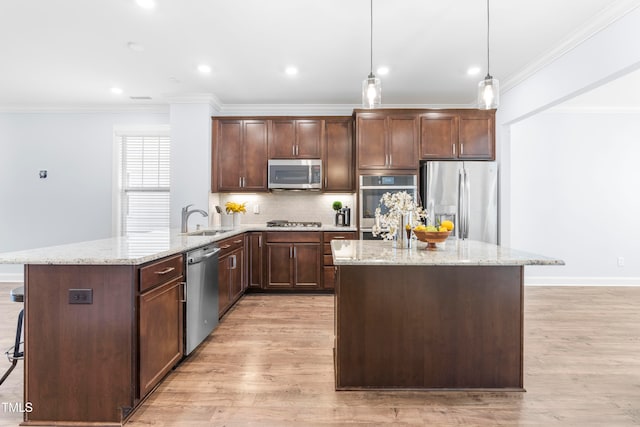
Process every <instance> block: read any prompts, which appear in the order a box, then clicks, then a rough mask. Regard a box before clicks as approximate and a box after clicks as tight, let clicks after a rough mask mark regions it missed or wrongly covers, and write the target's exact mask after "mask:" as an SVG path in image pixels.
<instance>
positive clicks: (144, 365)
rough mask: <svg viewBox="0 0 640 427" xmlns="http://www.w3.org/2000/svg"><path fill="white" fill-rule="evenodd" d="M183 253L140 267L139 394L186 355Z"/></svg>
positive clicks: (145, 390)
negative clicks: (183, 335)
mask: <svg viewBox="0 0 640 427" xmlns="http://www.w3.org/2000/svg"><path fill="white" fill-rule="evenodd" d="M183 264H184V258H183V257H182V255H178V256H173V257H169V258H165V259H163V260H160V261H156V262H153V263H151V264H149V265H147V266H144V267H142V268H141V269H140V289H141V290H144V292H142V293H141V294H140V297H139V351H140V362H139V364H140V372H139V378H140V380H139V381H140V392H139V396H140V398H142V397H144V396H146V395H147V393H149V392H150V391H151V390H152V389H153V388H154V387H155V386H156V385H157V384H158V383H159V382H160V380H161V379H162V378H164V376H165V375H166V374H167V373H168V372H169V371H170V370H171V368H173V367H174V366H175V365H176V364H177V363H178V361H179V360H180V359H181V358H182V355H183V342H182V334H183V316H182V313H183V302H182V300H183V295H182V291H183V287H182V283H183V279H184V276H183Z"/></svg>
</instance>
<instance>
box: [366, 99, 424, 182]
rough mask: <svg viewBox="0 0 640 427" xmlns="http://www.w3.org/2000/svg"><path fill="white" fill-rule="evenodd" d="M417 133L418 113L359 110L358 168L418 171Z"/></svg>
mask: <svg viewBox="0 0 640 427" xmlns="http://www.w3.org/2000/svg"><path fill="white" fill-rule="evenodd" d="M418 132H419V121H418V114H417V113H415V112H411V111H402V110H395V111H393V110H377V111H375V112H369V111H366V112H364V111H361V110H357V111H356V145H357V158H358V162H357V164H358V169H378V170H399V169H402V170H409V169H417V168H418V156H417V147H418Z"/></svg>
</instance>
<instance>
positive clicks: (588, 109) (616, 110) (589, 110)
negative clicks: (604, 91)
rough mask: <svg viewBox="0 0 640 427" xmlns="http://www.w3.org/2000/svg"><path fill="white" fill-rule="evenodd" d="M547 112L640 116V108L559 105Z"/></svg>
mask: <svg viewBox="0 0 640 427" xmlns="http://www.w3.org/2000/svg"><path fill="white" fill-rule="evenodd" d="M546 112H549V113H561V114H640V107H620V106H608V107H602V106H597V105H594V106H589V105H583V106H571V105H559V106H557V107H552V108H549V109H548V110H547V111H546Z"/></svg>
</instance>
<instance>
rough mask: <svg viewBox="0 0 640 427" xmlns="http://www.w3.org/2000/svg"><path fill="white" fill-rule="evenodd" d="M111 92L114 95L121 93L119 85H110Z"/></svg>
mask: <svg viewBox="0 0 640 427" xmlns="http://www.w3.org/2000/svg"><path fill="white" fill-rule="evenodd" d="M111 93H112V94H114V95H121V94H122V89H120V88H119V87H112V88H111Z"/></svg>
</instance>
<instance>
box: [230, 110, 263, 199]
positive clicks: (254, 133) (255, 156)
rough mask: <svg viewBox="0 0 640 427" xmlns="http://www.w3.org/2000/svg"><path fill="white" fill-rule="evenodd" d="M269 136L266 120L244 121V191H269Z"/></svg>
mask: <svg viewBox="0 0 640 427" xmlns="http://www.w3.org/2000/svg"><path fill="white" fill-rule="evenodd" d="M268 136H269V132H268V127H267V121H266V120H245V121H244V141H243V142H244V151H243V156H244V167H243V171H244V172H243V176H244V180H243V184H244V185H243V187H242V189H243V190H244V191H267V160H268V158H267V155H268V152H267V138H268ZM236 167H238V165H236Z"/></svg>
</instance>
